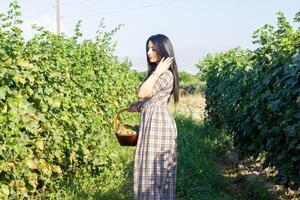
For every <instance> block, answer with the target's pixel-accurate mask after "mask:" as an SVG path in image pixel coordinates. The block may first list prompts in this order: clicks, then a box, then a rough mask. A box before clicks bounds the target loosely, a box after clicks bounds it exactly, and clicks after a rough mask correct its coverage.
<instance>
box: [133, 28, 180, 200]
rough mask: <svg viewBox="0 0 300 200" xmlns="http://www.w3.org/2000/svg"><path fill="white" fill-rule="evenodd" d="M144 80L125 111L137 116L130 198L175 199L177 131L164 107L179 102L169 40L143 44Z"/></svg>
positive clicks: (162, 38)
mask: <svg viewBox="0 0 300 200" xmlns="http://www.w3.org/2000/svg"><path fill="white" fill-rule="evenodd" d="M146 53H147V61H148V77H147V79H146V80H145V81H144V82H143V83H142V85H141V86H140V87H139V90H138V97H139V98H140V99H141V100H140V101H137V102H133V103H132V104H131V105H130V106H129V108H128V110H129V111H131V112H136V111H137V112H141V113H140V129H139V138H138V142H137V147H136V152H135V163H134V199H136V200H142V199H151V200H154V199H168V200H170V199H175V192H176V171H177V166H176V161H177V160H176V141H177V128H176V123H175V120H174V118H173V116H172V114H171V112H170V110H169V108H168V105H167V104H168V102H169V100H170V96H171V94H172V95H173V97H174V102H175V103H177V102H178V101H179V91H178V90H179V89H178V88H179V84H178V70H177V65H176V61H175V57H174V51H173V47H172V44H171V42H170V40H169V39H168V38H167V37H166V36H165V35H162V34H158V35H153V36H151V37H150V38H149V39H148V40H147V42H146Z"/></svg>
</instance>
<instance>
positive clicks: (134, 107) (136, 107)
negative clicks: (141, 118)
mask: <svg viewBox="0 0 300 200" xmlns="http://www.w3.org/2000/svg"><path fill="white" fill-rule="evenodd" d="M147 100H148V99H142V100H140V101H135V102H132V103H131V104H130V106H129V108H128V111H129V112H140V111H141V107H142V105H143V104H144V103H145V102H146V101H147Z"/></svg>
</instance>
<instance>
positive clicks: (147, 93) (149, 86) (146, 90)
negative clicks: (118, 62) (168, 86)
mask: <svg viewBox="0 0 300 200" xmlns="http://www.w3.org/2000/svg"><path fill="white" fill-rule="evenodd" d="M172 62H173V57H168V58H167V59H165V60H164V58H162V59H161V61H160V62H159V64H158V65H157V67H156V70H155V71H154V72H153V73H152V74H151V76H149V77H148V79H147V80H146V81H145V82H144V83H143V84H142V85H141V87H140V89H139V91H138V97H139V98H141V99H145V98H149V97H151V96H152V95H153V94H152V92H153V88H154V86H155V83H156V82H157V80H158V79H159V77H160V75H161V74H163V73H164V72H165V71H166V70H168V68H169V67H170V65H171V64H172Z"/></svg>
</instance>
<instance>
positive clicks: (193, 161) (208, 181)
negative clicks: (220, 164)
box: [176, 114, 237, 200]
mask: <svg viewBox="0 0 300 200" xmlns="http://www.w3.org/2000/svg"><path fill="white" fill-rule="evenodd" d="M176 121H177V128H178V140H177V143H178V147H177V148H178V150H177V151H178V158H177V165H178V168H177V169H178V172H177V199H199V200H201V199H203V200H204V199H205V200H208V199H237V197H236V195H235V194H233V193H230V191H229V190H228V186H229V182H228V181H227V180H226V179H225V178H224V177H222V176H221V175H220V173H219V171H218V169H217V167H216V160H217V155H218V154H220V153H221V152H223V151H225V149H226V146H227V144H228V143H229V140H230V138H229V137H228V136H227V135H226V134H225V133H217V132H215V131H214V130H213V129H212V128H210V127H209V126H207V125H205V123H204V122H203V121H197V120H194V119H192V118H189V117H185V116H183V115H180V114H177V115H176Z"/></svg>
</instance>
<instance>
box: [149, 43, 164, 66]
mask: <svg viewBox="0 0 300 200" xmlns="http://www.w3.org/2000/svg"><path fill="white" fill-rule="evenodd" d="M147 55H148V58H149V61H150V62H152V63H156V64H158V62H159V61H160V60H161V57H160V56H159V55H158V53H157V50H156V47H155V46H154V45H153V43H152V42H151V41H149V42H148V52H147Z"/></svg>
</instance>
